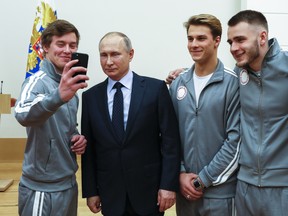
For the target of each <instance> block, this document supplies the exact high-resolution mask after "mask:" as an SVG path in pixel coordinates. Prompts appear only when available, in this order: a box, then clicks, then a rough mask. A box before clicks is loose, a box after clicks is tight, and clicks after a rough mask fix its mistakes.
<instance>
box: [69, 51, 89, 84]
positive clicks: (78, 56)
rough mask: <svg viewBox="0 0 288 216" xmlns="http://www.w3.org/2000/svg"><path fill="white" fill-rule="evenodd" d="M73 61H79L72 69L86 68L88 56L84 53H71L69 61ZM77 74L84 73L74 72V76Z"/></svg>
mask: <svg viewBox="0 0 288 216" xmlns="http://www.w3.org/2000/svg"><path fill="white" fill-rule="evenodd" d="M74 59H78V60H79V61H78V62H77V63H76V64H74V65H73V66H72V67H77V66H81V67H85V68H87V66H88V59H89V55H88V54H86V53H78V52H74V53H72V57H71V60H74ZM78 74H84V75H85V74H86V72H76V73H75V74H74V75H73V77H74V76H77V75H78ZM78 82H85V81H84V80H80V81H78Z"/></svg>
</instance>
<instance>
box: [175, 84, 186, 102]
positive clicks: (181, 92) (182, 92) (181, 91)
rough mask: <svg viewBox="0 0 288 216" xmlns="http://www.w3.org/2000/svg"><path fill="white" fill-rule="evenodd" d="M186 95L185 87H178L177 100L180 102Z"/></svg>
mask: <svg viewBox="0 0 288 216" xmlns="http://www.w3.org/2000/svg"><path fill="white" fill-rule="evenodd" d="M186 95H187V88H186V87H185V86H179V87H178V89H177V99H178V100H182V99H183V98H185V96H186Z"/></svg>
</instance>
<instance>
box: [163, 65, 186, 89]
mask: <svg viewBox="0 0 288 216" xmlns="http://www.w3.org/2000/svg"><path fill="white" fill-rule="evenodd" d="M183 71H184V69H183V68H178V69H176V70H173V71H171V72H170V73H169V74H168V76H167V78H166V80H165V82H166V84H169V85H170V84H171V83H172V82H173V80H174V79H176V77H178V76H179V74H180V73H181V72H183Z"/></svg>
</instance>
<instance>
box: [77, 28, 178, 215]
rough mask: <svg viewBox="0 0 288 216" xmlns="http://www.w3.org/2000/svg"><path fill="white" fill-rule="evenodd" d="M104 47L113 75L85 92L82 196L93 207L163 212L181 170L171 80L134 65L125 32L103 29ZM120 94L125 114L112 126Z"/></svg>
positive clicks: (108, 212)
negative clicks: (140, 71) (136, 70)
mask: <svg viewBox="0 0 288 216" xmlns="http://www.w3.org/2000/svg"><path fill="white" fill-rule="evenodd" d="M99 52H100V62H101V66H102V69H103V71H104V73H105V74H106V75H107V76H108V78H107V79H106V80H105V81H104V82H102V83H100V84H98V85H95V86H94V87H92V88H91V89H89V90H88V91H86V92H84V93H83V94H82V127H81V128H82V134H83V135H85V137H86V139H87V148H86V152H85V154H84V155H83V157H82V190H83V197H84V198H87V205H88V207H89V208H90V210H91V211H92V212H94V213H97V212H99V211H101V210H102V214H104V215H105V216H130V215H131V216H132V215H133V216H136V215H139V216H140V215H142V216H160V215H164V211H165V210H166V209H168V208H170V207H171V206H173V205H174V203H175V198H176V195H175V192H176V191H177V189H178V184H179V170H180V157H179V148H180V138H179V132H178V123H177V119H176V115H175V112H174V109H173V105H172V102H171V99H170V96H169V92H168V89H167V86H166V84H165V82H164V81H160V80H157V79H154V78H149V77H143V76H139V75H137V74H136V73H134V72H132V71H131V70H130V66H129V64H130V62H131V60H132V59H133V55H134V50H133V49H132V45H131V41H130V39H129V38H128V37H127V36H126V35H125V34H123V33H120V32H109V33H107V34H106V35H104V36H103V38H102V39H101V40H100V42H99ZM115 83H118V85H119V86H120V87H119V89H120V91H119V93H118V90H116V89H115V88H114V85H115ZM120 83H121V84H120ZM116 85H117V84H116ZM115 92H117V93H115ZM118 94H120V95H121V97H123V99H122V100H121V103H123V105H122V104H121V106H120V108H122V109H123V108H124V109H123V111H121V112H120V113H121V114H122V115H123V114H124V116H122V117H121V118H122V120H121V121H120V123H119V122H118V123H116V126H113V120H115V119H116V117H114V110H115V111H116V108H114V105H116V103H117V104H118V102H115V99H114V97H116V95H118ZM119 126H122V129H121V127H120V130H119ZM117 131H120V132H117ZM121 131H122V132H121Z"/></svg>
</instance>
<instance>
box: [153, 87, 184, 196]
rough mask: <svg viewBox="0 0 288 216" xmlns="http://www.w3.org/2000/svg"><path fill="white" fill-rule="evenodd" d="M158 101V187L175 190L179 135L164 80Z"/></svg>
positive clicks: (178, 164) (177, 177) (176, 187)
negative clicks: (159, 149) (159, 159)
mask: <svg viewBox="0 0 288 216" xmlns="http://www.w3.org/2000/svg"><path fill="white" fill-rule="evenodd" d="M158 102H159V103H158V107H159V122H160V131H161V145H162V147H161V150H162V175H161V183H160V189H165V190H170V191H177V190H178V187H179V170H180V135H179V128H178V121H177V118H176V114H175V111H174V107H173V104H172V100H171V98H170V95H169V91H168V88H167V86H166V84H165V82H163V84H162V86H161V90H160V94H159V98H158Z"/></svg>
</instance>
